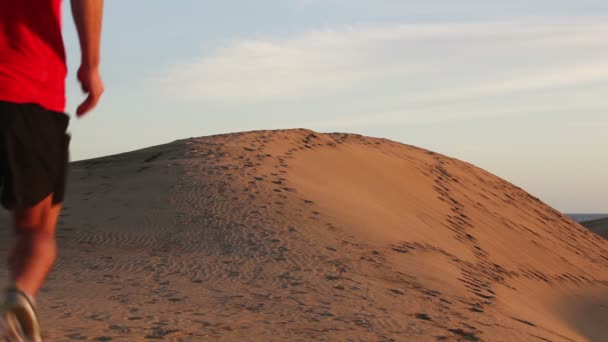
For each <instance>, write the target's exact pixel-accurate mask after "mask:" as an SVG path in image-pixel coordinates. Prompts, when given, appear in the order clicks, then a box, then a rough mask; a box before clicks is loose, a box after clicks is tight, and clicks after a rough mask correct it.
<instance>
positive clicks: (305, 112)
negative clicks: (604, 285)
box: [64, 0, 608, 213]
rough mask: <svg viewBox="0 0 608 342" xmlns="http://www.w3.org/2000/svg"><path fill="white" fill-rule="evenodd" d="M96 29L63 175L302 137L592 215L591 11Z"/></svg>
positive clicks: (249, 8) (363, 15) (432, 13)
mask: <svg viewBox="0 0 608 342" xmlns="http://www.w3.org/2000/svg"><path fill="white" fill-rule="evenodd" d="M69 10H70V9H69V2H66V3H65V4H64V35H65V40H66V49H67V52H68V67H69V69H70V73H69V75H68V94H67V95H68V107H67V112H68V113H73V112H74V111H75V108H76V106H77V104H78V103H79V101H81V100H82V99H83V96H82V94H81V93H80V90H79V87H78V84H77V83H76V81H75V79H76V77H75V71H76V69H77V67H78V64H79V58H80V55H79V48H78V40H77V36H76V33H75V29H74V25H73V24H72V20H71V17H70V12H69ZM104 16H105V17H104V29H103V38H102V66H101V68H102V69H101V70H102V75H103V78H104V81H105V85H106V93H105V94H104V96H103V99H102V102H101V103H100V105H99V107H98V108H97V109H96V110H95V111H94V112H93V113H91V114H90V115H88V116H86V117H85V118H83V119H75V118H74V120H73V121H72V124H71V128H70V131H71V133H72V136H73V140H72V159H73V160H80V159H87V158H92V157H98V156H105V155H110V154H116V153H120V152H126V151H131V150H136V149H139V148H144V147H149V146H153V145H158V144H163V143H168V142H171V141H174V140H177V139H184V138H189V137H200V136H206V135H212V134H219V133H230V132H238V131H249V130H258V129H283V128H309V129H313V130H316V131H320V132H348V133H358V134H364V135H368V136H374V137H382V138H387V139H391V140H395V141H399V142H402V143H406V144H410V145H415V146H419V147H422V148H426V149H430V150H433V151H436V152H439V153H442V154H446V155H448V156H451V157H454V158H458V159H460V160H464V161H467V162H470V163H472V164H475V165H477V166H479V167H481V168H484V169H486V170H488V171H490V172H492V173H494V174H496V175H498V176H499V177H501V178H504V179H506V180H508V181H510V182H512V183H514V184H516V185H518V186H520V187H522V188H524V189H525V190H527V191H529V192H530V193H532V194H533V195H535V196H537V197H539V198H540V199H541V200H543V201H544V202H546V203H548V204H549V205H551V206H553V207H555V208H556V209H558V210H560V211H562V212H566V213H594V212H595V213H608V172H607V171H608V153H606V151H608V134H606V132H607V131H608V2H607V1H605V0H577V1H572V0H551V1H549V0H525V1H524V0H511V1H502V0H460V1H451V0H425V1H409V0H257V1H243V0H238V1H237V0H216V1H205V0H180V1H175V2H167V1H160V0H129V1H106V2H105V13H104Z"/></svg>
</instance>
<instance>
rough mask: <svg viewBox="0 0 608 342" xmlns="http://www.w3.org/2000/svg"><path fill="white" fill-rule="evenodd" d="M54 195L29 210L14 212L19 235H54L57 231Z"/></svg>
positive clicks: (18, 209)
mask: <svg viewBox="0 0 608 342" xmlns="http://www.w3.org/2000/svg"><path fill="white" fill-rule="evenodd" d="M52 198H53V195H49V196H48V197H46V198H45V199H43V200H42V201H40V202H38V203H37V204H35V205H34V206H32V207H29V208H17V209H15V210H14V211H13V219H14V224H15V230H16V233H17V235H20V234H27V233H29V232H33V231H35V232H38V233H52V232H54V229H55V223H56V218H54V217H53V216H55V215H58V213H54V210H53V209H54V208H53V205H52Z"/></svg>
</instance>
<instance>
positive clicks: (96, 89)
mask: <svg viewBox="0 0 608 342" xmlns="http://www.w3.org/2000/svg"><path fill="white" fill-rule="evenodd" d="M78 81H80V86H81V87H82V91H83V92H84V93H85V94H88V96H87V98H86V99H85V100H84V101H83V102H82V103H81V104H80V106H78V109H77V110H76V115H77V116H78V117H82V116H83V115H85V114H86V113H88V112H89V111H91V110H92V109H93V108H95V106H97V102H99V99H100V98H101V94H103V91H104V87H103V81H102V80H101V75H100V74H99V69H98V68H89V67H86V66H84V65H83V66H81V67H80V68H79V69H78Z"/></svg>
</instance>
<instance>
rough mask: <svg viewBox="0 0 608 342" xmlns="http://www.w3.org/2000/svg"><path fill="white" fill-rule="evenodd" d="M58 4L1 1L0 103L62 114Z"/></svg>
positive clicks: (62, 64)
mask: <svg viewBox="0 0 608 342" xmlns="http://www.w3.org/2000/svg"><path fill="white" fill-rule="evenodd" d="M65 60H66V58H65V49H64V46H63V38H62V36H61V0H0V101H7V102H14V103H36V104H39V105H40V106H42V107H44V108H46V109H48V110H52V111H57V112H63V111H64V110H65V77H66V73H67V67H66V62H65Z"/></svg>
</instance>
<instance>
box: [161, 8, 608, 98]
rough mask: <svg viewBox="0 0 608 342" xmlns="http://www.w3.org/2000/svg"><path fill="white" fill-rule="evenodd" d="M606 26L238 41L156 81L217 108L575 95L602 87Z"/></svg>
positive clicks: (378, 30) (433, 29)
mask: <svg viewBox="0 0 608 342" xmlns="http://www.w3.org/2000/svg"><path fill="white" fill-rule="evenodd" d="M602 19H603V18H602ZM607 22H608V21H607V20H600V19H595V20H589V19H586V20H582V19H581V20H578V21H573V20H572V19H568V20H566V19H563V20H553V21H546V20H545V21H542V20H538V21H520V22H498V23H475V24H420V25H415V24H412V25H389V26H373V27H350V28H342V29H335V30H320V31H313V32H308V33H305V34H302V35H300V36H297V37H287V38H274V39H272V38H269V39H256V40H242V41H236V42H232V43H229V44H227V45H226V46H224V47H221V48H219V49H217V50H216V51H215V52H213V53H211V54H209V55H205V56H202V57H200V58H195V59H192V60H186V61H181V62H178V63H177V64H176V65H175V67H173V68H172V69H170V70H165V71H164V72H163V73H162V75H160V76H159V77H158V78H156V79H155V81H157V84H161V85H162V86H163V87H164V90H165V91H168V92H169V93H172V95H173V96H177V97H179V98H180V99H184V98H188V99H202V100H214V101H220V102H221V101H226V102H234V101H244V102H249V101H253V102H260V101H273V100H288V99H290V98H310V97H327V96H337V95H339V94H344V93H348V92H350V91H359V92H361V91H363V90H366V89H369V92H367V94H368V96H370V97H373V96H376V95H381V94H386V93H387V92H388V93H396V92H397V93H398V92H399V91H398V90H399V89H402V91H403V92H404V93H405V94H406V97H407V98H408V101H406V102H411V101H424V100H434V101H437V100H442V99H445V100H448V99H454V98H470V97H483V96H488V95H497V94H504V93H513V92H518V91H519V92H521V91H537V90H542V89H547V88H555V87H568V86H577V85H581V84H587V83H592V82H604V81H606V80H608V64H606V62H605V61H606V58H607V57H608V24H606V23H607Z"/></svg>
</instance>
